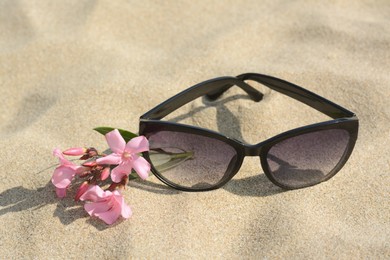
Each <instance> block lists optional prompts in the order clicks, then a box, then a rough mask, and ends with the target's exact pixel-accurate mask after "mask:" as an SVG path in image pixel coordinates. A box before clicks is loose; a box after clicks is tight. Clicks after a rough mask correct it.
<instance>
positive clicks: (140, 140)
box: [126, 135, 149, 153]
mask: <svg viewBox="0 0 390 260" xmlns="http://www.w3.org/2000/svg"><path fill="white" fill-rule="evenodd" d="M126 151H127V152H129V153H141V152H144V151H149V141H148V139H146V137H145V136H143V135H141V136H137V137H134V138H133V139H131V140H130V141H129V142H128V143H127V144H126Z"/></svg>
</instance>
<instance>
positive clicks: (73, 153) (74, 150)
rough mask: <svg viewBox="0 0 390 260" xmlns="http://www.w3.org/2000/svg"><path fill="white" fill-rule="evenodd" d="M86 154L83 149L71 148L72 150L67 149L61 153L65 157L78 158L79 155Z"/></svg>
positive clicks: (85, 150)
mask: <svg viewBox="0 0 390 260" xmlns="http://www.w3.org/2000/svg"><path fill="white" fill-rule="evenodd" d="M86 152H87V149H85V148H82V147H73V148H69V149H67V150H65V151H63V152H62V153H63V154H65V155H70V156H80V155H83V154H85V153H86Z"/></svg>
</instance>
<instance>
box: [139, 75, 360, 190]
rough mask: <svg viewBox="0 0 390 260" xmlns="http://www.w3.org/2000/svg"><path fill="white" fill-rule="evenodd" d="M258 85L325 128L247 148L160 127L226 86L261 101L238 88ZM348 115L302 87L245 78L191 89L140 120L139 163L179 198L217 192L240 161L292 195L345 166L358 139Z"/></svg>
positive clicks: (204, 133) (211, 135)
mask: <svg viewBox="0 0 390 260" xmlns="http://www.w3.org/2000/svg"><path fill="white" fill-rule="evenodd" d="M246 80H250V81H255V82H258V83H261V84H263V85H265V86H267V87H269V88H271V89H273V90H275V91H278V92H280V93H282V94H285V95H287V96H289V97H292V98H294V99H296V100H298V101H301V102H302V103H304V104H306V105H308V106H310V107H312V108H314V109H316V110H318V111H320V112H322V113H324V114H325V115H328V116H329V117H331V118H332V120H330V121H326V122H321V123H316V124H312V125H308V126H304V127H299V128H296V129H293V130H290V131H287V132H284V133H281V134H279V135H277V136H274V137H272V138H270V139H268V140H265V141H262V142H260V143H258V144H255V145H248V144H244V143H242V142H240V141H238V140H235V139H232V138H230V137H228V136H225V135H223V134H221V133H218V132H215V131H211V130H208V129H204V128H200V127H195V126H189V125H184V124H179V123H174V122H168V121H160V119H161V118H163V117H165V116H167V115H168V114H170V113H171V112H173V111H175V110H176V109H178V108H180V107H181V106H183V105H185V104H187V103H188V102H191V101H193V100H194V99H196V98H198V97H201V96H206V97H207V98H208V99H210V100H216V99H217V98H218V97H219V96H221V95H222V94H223V93H224V92H225V91H227V90H228V89H229V88H231V87H232V86H237V87H240V88H241V89H242V90H244V91H245V92H246V93H247V94H248V95H249V97H250V99H252V100H253V101H256V102H259V101H260V100H261V99H262V98H263V94H262V93H260V92H259V91H257V90H256V89H255V88H253V87H252V86H250V85H249V84H247V83H246V82H245V81H246ZM358 127H359V120H358V118H357V117H356V115H355V114H354V113H353V112H351V111H349V110H347V109H345V108H343V107H341V106H339V105H337V104H335V103H333V102H331V101H329V100H327V99H325V98H323V97H321V96H319V95H317V94H315V93H312V92H310V91H308V90H306V89H304V88H302V87H299V86H297V85H294V84H292V83H290V82H287V81H285V80H282V79H278V78H275V77H271V76H267V75H262V74H256V73H246V74H242V75H239V76H237V77H220V78H215V79H211V80H207V81H204V82H202V83H199V84H196V85H194V86H192V87H190V88H188V89H186V90H184V91H182V92H180V93H179V94H177V95H175V96H173V97H172V98H170V99H168V100H167V101H165V102H163V103H161V104H160V105H158V106H156V107H155V108H153V109H152V110H150V111H149V112H147V113H145V114H144V115H142V116H141V118H140V128H139V134H140V135H144V136H146V138H147V139H148V140H149V144H150V150H149V151H148V152H144V153H143V156H144V158H145V159H146V160H147V161H148V162H149V163H150V164H151V170H152V172H153V174H154V175H155V176H156V177H157V178H158V179H160V180H161V181H162V182H164V183H165V184H167V185H168V186H170V187H172V188H174V189H178V190H182V191H207V190H213V189H217V188H220V187H222V186H223V185H224V184H226V183H227V182H228V181H229V180H230V179H232V178H233V176H234V175H235V174H236V173H237V172H238V171H239V169H240V167H241V165H242V162H243V160H244V157H245V156H259V157H260V162H261V166H262V168H263V171H264V173H265V175H266V176H267V177H268V178H269V180H270V181H272V182H273V183H274V184H276V185H278V186H280V187H281V188H284V189H299V188H304V187H308V186H312V185H316V184H318V183H320V182H323V181H326V180H328V179H330V178H331V177H333V176H334V175H335V174H336V173H337V172H338V171H339V170H340V169H341V168H342V167H343V166H344V164H345V163H346V162H347V160H348V158H349V156H350V155H351V153H352V150H353V148H354V146H355V142H356V139H357V135H358Z"/></svg>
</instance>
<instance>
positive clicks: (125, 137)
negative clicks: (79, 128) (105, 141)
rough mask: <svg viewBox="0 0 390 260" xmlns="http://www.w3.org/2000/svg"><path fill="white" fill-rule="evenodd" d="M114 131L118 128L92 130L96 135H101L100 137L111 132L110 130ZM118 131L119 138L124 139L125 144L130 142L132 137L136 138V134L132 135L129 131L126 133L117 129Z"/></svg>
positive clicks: (103, 127)
mask: <svg viewBox="0 0 390 260" xmlns="http://www.w3.org/2000/svg"><path fill="white" fill-rule="evenodd" d="M115 129H118V128H112V127H107V126H100V127H96V128H94V129H93V130H95V131H96V132H98V133H101V134H102V135H105V134H107V133H109V132H111V131H112V130H115ZM118 131H119V133H120V134H121V136H122V137H123V139H125V141H126V143H127V142H128V141H130V140H131V139H133V138H134V137H137V136H138V135H137V134H134V133H132V132H130V131H127V130H123V129H118Z"/></svg>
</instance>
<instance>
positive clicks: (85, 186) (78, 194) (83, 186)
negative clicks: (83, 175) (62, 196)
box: [74, 181, 89, 201]
mask: <svg viewBox="0 0 390 260" xmlns="http://www.w3.org/2000/svg"><path fill="white" fill-rule="evenodd" d="M88 188H89V184H88V182H87V181H85V182H83V183H82V184H81V185H80V187H79V188H78V190H77V192H76V196H75V197H74V200H75V201H79V200H80V197H81V195H83V194H84V193H85V192H86V191H87V190H88Z"/></svg>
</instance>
